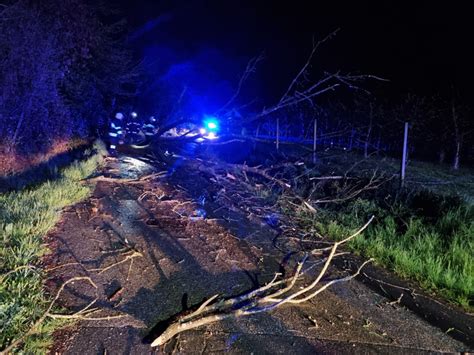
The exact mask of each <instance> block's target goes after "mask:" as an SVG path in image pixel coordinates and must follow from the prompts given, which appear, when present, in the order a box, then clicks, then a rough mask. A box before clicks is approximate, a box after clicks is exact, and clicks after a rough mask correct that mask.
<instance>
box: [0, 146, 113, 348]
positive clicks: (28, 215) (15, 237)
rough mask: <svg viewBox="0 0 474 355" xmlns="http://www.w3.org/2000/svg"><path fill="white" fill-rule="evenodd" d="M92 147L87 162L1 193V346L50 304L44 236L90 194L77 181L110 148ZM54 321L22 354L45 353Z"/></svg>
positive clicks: (42, 328)
mask: <svg viewBox="0 0 474 355" xmlns="http://www.w3.org/2000/svg"><path fill="white" fill-rule="evenodd" d="M94 149H95V152H94V153H93V154H92V155H91V156H90V157H89V158H87V159H86V160H83V161H80V162H75V163H73V164H71V165H70V166H68V167H66V168H64V169H62V170H61V174H60V177H59V178H58V179H56V180H54V181H46V182H45V183H42V184H40V185H36V186H31V187H29V188H26V189H23V190H21V191H13V192H9V193H5V194H1V195H0V350H1V349H5V348H6V347H7V346H8V345H9V344H10V343H11V342H12V341H13V340H15V339H17V338H19V337H21V336H22V335H23V334H25V333H26V332H27V331H28V330H29V329H30V327H31V326H32V324H33V323H34V322H35V321H36V320H37V319H38V318H40V316H41V315H42V314H43V313H44V311H45V309H46V307H47V305H48V303H49V302H50V299H49V297H48V296H47V295H45V293H44V288H43V281H44V273H43V272H42V271H41V269H40V268H38V263H39V262H40V259H41V257H42V256H43V255H44V254H45V253H46V252H47V249H46V247H45V245H44V244H43V237H44V235H45V234H46V233H47V232H48V230H50V229H51V228H52V227H53V226H54V225H55V224H56V223H57V221H58V219H59V217H60V211H61V209H63V208H64V207H66V206H68V205H71V204H74V203H77V202H78V201H81V200H83V199H84V198H86V197H87V196H89V194H90V188H88V187H86V186H85V185H83V184H81V183H79V180H81V179H84V178H86V177H87V176H90V175H91V174H92V173H93V172H94V171H95V170H96V169H97V166H98V164H99V163H100V161H101V159H102V157H103V156H104V155H105V151H106V150H105V147H104V145H103V144H102V143H100V142H96V143H95V144H94ZM56 325H57V322H56V323H55V322H53V321H51V320H48V321H46V322H45V323H44V324H42V325H41V326H40V327H39V329H37V331H36V332H35V334H34V335H32V336H29V337H28V338H27V339H26V340H25V343H24V346H23V352H25V353H44V352H45V351H46V349H47V347H48V346H49V345H50V339H51V337H50V335H51V333H52V331H53V329H54V328H55V326H56Z"/></svg>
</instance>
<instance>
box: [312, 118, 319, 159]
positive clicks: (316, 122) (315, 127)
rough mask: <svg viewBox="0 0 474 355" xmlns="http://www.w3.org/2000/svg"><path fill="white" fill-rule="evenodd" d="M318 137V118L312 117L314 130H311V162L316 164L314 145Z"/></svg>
mask: <svg viewBox="0 0 474 355" xmlns="http://www.w3.org/2000/svg"><path fill="white" fill-rule="evenodd" d="M317 138H318V119H317V118H315V119H314V132H313V164H316V145H317Z"/></svg>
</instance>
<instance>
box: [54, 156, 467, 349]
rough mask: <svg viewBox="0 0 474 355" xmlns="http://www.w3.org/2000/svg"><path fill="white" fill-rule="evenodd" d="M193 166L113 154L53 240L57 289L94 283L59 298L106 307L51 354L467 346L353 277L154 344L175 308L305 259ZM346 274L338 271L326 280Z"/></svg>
mask: <svg viewBox="0 0 474 355" xmlns="http://www.w3.org/2000/svg"><path fill="white" fill-rule="evenodd" d="M196 166H197V165H196V164H195V162H192V161H185V160H183V161H180V160H176V161H175V163H174V164H173V165H172V166H163V167H160V166H157V165H155V166H151V165H148V164H147V163H146V162H143V161H139V160H136V159H134V158H127V157H121V158H119V159H111V160H109V161H108V163H107V165H106V166H105V167H104V171H103V172H102V174H103V176H104V177H105V178H102V179H96V187H95V189H94V192H93V195H92V196H91V197H90V198H89V199H88V200H87V201H85V202H83V203H80V204H78V205H75V206H72V207H70V208H68V209H67V210H65V211H63V214H62V218H61V221H60V223H59V224H58V225H57V226H56V227H55V229H54V230H53V231H52V232H51V233H49V234H48V236H47V242H48V244H49V247H50V249H51V254H49V255H48V256H47V257H46V258H45V264H46V267H47V270H49V271H48V280H49V281H48V287H49V289H50V292H51V293H52V294H54V293H55V292H56V291H57V290H58V288H59V287H60V285H62V284H63V283H64V282H65V281H67V280H69V279H71V278H73V277H78V276H84V277H90V279H91V280H92V281H93V283H94V285H95V286H96V287H94V286H92V285H91V284H90V283H88V282H85V281H84V280H78V281H76V282H74V283H70V284H68V285H67V286H66V287H65V290H64V292H63V293H62V294H61V297H60V305H61V306H62V307H64V309H67V311H68V312H69V313H74V312H75V311H78V310H80V309H82V308H83V307H84V306H86V305H88V304H90V303H91V302H92V301H94V300H95V302H94V304H93V306H91V309H92V308H97V310H96V311H94V312H92V313H90V314H88V315H87V317H88V318H91V319H92V320H84V319H82V320H78V321H77V322H75V323H74V324H72V325H70V326H69V327H67V328H64V329H62V330H59V331H58V332H56V334H55V344H54V346H53V348H52V350H51V352H52V353H65V354H82V355H85V354H148V353H150V354H153V353H212V352H231V353H255V354H266V353H268V354H270V353H271V354H274V353H281V354H293V353H294V354H301V353H348V352H350V353H364V354H366V353H390V354H393V353H400V354H402V353H403V354H406V353H424V352H427V353H428V352H430V353H431V352H458V351H466V350H468V349H467V346H466V345H465V344H463V343H461V342H459V341H457V340H454V339H453V338H451V337H450V336H449V335H447V334H445V333H444V332H442V331H441V330H440V329H438V328H436V327H434V326H432V325H430V324H428V323H427V322H425V321H424V320H422V319H421V318H419V317H418V316H417V315H415V314H414V313H412V312H411V311H409V310H407V309H405V308H403V307H401V306H400V305H398V304H397V303H394V302H391V301H392V300H389V299H386V298H384V297H383V296H381V295H379V294H378V293H375V292H374V291H372V290H371V289H369V288H368V287H366V286H365V285H364V284H362V283H360V282H359V281H357V280H355V279H354V280H352V281H350V282H348V283H342V284H338V285H336V286H335V287H334V288H331V289H328V290H326V291H324V292H323V293H322V294H320V295H318V296H317V297H316V298H314V299H312V300H310V301H308V302H306V303H304V304H301V305H296V306H291V305H284V306H282V307H279V308H278V309H276V310H275V311H272V312H270V313H260V314H257V315H252V316H249V317H242V318H236V319H228V320H225V321H223V322H220V323H214V324H212V325H208V326H204V327H201V328H197V329H195V330H192V331H188V332H184V333H181V334H179V335H178V336H177V337H176V338H175V339H173V340H171V341H170V342H168V343H167V344H166V345H164V346H162V347H160V348H151V347H150V341H151V340H153V338H154V337H155V336H157V335H159V333H160V332H161V331H163V329H164V328H165V327H166V325H167V324H168V323H169V322H170V321H171V320H172V319H173V317H175V316H176V315H178V314H180V313H181V312H186V310H188V309H189V308H191V307H193V306H196V305H198V304H199V303H201V302H202V301H203V300H205V299H208V298H210V297H211V296H213V295H215V294H219V295H221V296H222V297H230V296H234V295H238V294H241V293H243V292H246V291H248V290H251V289H254V288H256V287H257V286H259V285H263V284H264V283H265V282H268V281H269V280H270V279H271V278H272V277H273V275H274V274H275V273H276V272H284V273H286V274H288V275H291V274H292V272H293V268H294V265H295V261H297V260H298V258H299V256H298V255H293V254H292V253H291V252H290V251H289V250H285V249H284V248H281V247H276V243H275V238H276V237H277V236H278V234H279V232H278V229H277V228H274V226H273V225H272V223H269V222H268V220H267V219H265V218H262V216H255V215H254V214H251V213H250V214H249V213H248V207H249V206H236V207H235V206H234V207H232V206H230V204H226V203H221V200H220V199H216V198H215V196H216V195H217V194H219V191H220V190H219V187H218V186H216V184H214V182H213V177H212V176H209V175H207V174H206V173H205V172H203V171H200V170H199V169H198V168H197V167H196ZM160 171H163V173H160ZM152 173H155V175H152V176H151V178H149V179H144V180H139V181H130V179H134V178H137V177H140V176H143V175H149V174H152ZM257 207H258V206H257ZM264 208H265V206H262V209H264ZM275 213H277V212H275ZM265 216H268V211H267V210H265ZM310 261H311V260H310ZM312 262H317V260H312ZM314 272H315V273H316V272H317V270H314ZM345 275H347V272H346V271H341V270H340V269H337V268H333V269H331V270H330V272H329V274H328V275H327V278H334V277H340V276H345ZM307 277H311V275H308V276H307Z"/></svg>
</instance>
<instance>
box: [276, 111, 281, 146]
mask: <svg viewBox="0 0 474 355" xmlns="http://www.w3.org/2000/svg"><path fill="white" fill-rule="evenodd" d="M276 148H277V150H280V117H278V118H277V131H276Z"/></svg>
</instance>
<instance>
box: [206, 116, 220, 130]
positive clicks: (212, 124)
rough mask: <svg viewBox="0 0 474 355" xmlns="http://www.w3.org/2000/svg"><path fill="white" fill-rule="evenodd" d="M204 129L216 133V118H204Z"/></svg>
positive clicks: (217, 125)
mask: <svg viewBox="0 0 474 355" xmlns="http://www.w3.org/2000/svg"><path fill="white" fill-rule="evenodd" d="M204 127H205V128H207V129H208V130H209V131H214V132H215V131H218V130H219V121H218V120H217V118H216V117H213V116H204Z"/></svg>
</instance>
